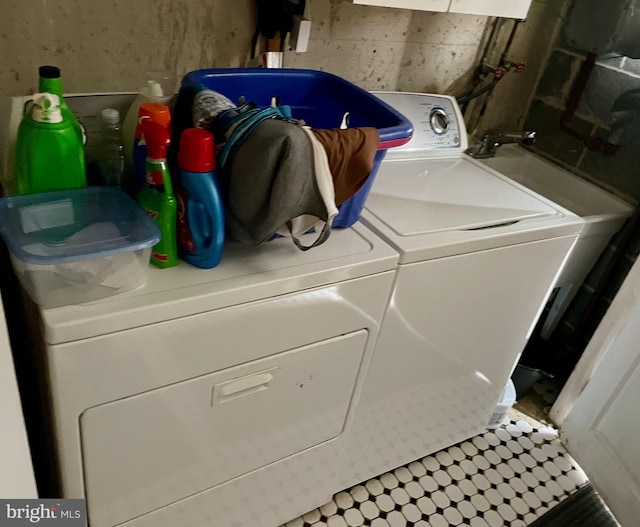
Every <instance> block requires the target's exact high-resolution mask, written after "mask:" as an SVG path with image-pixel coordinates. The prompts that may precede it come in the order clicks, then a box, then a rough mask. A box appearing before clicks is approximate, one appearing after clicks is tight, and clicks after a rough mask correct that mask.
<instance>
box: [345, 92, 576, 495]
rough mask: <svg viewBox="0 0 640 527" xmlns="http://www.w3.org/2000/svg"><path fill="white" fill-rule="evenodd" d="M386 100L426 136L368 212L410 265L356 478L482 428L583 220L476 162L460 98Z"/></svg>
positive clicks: (383, 354) (402, 267) (359, 430)
mask: <svg viewBox="0 0 640 527" xmlns="http://www.w3.org/2000/svg"><path fill="white" fill-rule="evenodd" d="M376 95H378V96H379V97H380V98H382V99H383V100H384V101H385V102H387V103H388V104H390V105H391V106H393V107H394V108H396V109H397V110H399V111H400V112H401V113H403V114H404V115H405V116H407V117H408V118H409V119H410V120H411V121H412V123H413V125H414V136H413V139H412V140H411V141H410V142H409V143H408V144H407V145H405V146H403V147H400V148H397V149H394V150H393V151H389V152H388V154H387V157H386V159H385V161H384V162H383V163H382V166H381V167H380V170H379V171H378V174H377V177H376V180H375V182H374V184H373V187H372V190H371V193H370V195H369V197H368V199H367V202H366V205H365V211H364V213H363V215H362V221H363V222H364V223H365V224H366V225H367V226H368V227H370V228H371V229H372V230H374V231H375V232H376V233H378V234H379V235H381V236H382V237H383V238H384V239H385V240H387V241H388V242H389V243H390V244H391V245H392V246H393V247H394V248H395V249H396V250H397V251H398V253H399V254H400V262H399V267H398V272H397V273H396V278H395V283H394V288H393V293H392V296H391V300H390V303H389V307H388V309H387V313H386V315H385V319H384V321H383V325H382V328H381V331H380V335H379V338H378V343H377V346H376V351H375V354H374V358H373V361H372V363H371V366H370V368H369V371H368V374H367V378H366V383H365V385H364V390H363V393H362V397H361V399H360V402H359V406H358V410H357V413H356V418H355V421H354V426H353V428H352V431H351V432H352V433H351V434H350V435H349V437H348V449H347V456H346V459H347V462H348V464H349V468H348V469H347V471H346V474H347V475H348V476H349V477H348V479H347V480H346V481H345V486H347V485H350V484H352V483H355V482H357V481H362V480H364V479H367V478H369V477H372V476H374V475H377V474H380V473H382V472H385V471H387V470H390V469H393V468H395V467H398V466H400V465H402V464H405V463H408V462H411V461H413V460H415V459H418V458H420V457H422V456H425V455H427V454H430V453H433V452H435V451H438V450H440V449H442V448H444V447H448V446H451V445H453V444H455V443H457V442H459V441H462V440H464V439H467V438H469V437H471V436H473V435H475V434H477V433H480V432H482V431H483V429H484V428H485V427H486V424H487V422H488V420H489V418H490V415H491V413H492V411H493V409H494V408H495V404H496V402H497V400H498V399H499V396H500V393H501V392H502V389H503V388H504V386H505V384H506V382H507V380H508V378H509V375H510V373H511V371H512V369H513V368H514V366H515V363H516V361H517V359H518V357H519V354H520V353H521V352H522V350H523V348H524V346H525V343H526V341H527V339H528V337H529V336H530V333H531V331H532V330H533V327H534V325H535V322H536V320H537V318H538V316H539V315H540V312H541V310H542V308H543V305H544V303H545V300H546V299H547V297H548V295H549V293H550V292H551V290H552V286H553V284H554V281H555V278H556V276H557V275H558V273H559V271H560V269H561V267H562V265H563V262H564V261H565V259H566V258H567V256H568V254H569V252H570V250H571V248H572V247H573V245H574V242H575V241H576V238H577V236H578V234H579V232H580V230H581V228H582V225H583V221H582V220H581V219H580V218H578V217H577V216H575V215H574V214H572V213H571V212H569V211H567V210H565V209H562V208H560V207H559V206H557V205H555V204H554V203H552V202H550V201H548V200H546V199H545V198H543V197H541V196H539V195H537V194H535V193H533V192H532V191H530V190H527V189H525V188H524V187H522V186H519V185H518V184H517V183H514V182H512V181H510V180H508V179H507V178H505V177H503V176H501V175H499V174H498V173H497V172H494V171H492V170H491V169H489V168H487V167H484V166H482V165H481V164H480V163H477V162H476V161H475V160H472V159H470V158H468V157H466V156H463V155H462V154H463V152H464V150H465V149H466V148H467V136H466V130H465V126H464V121H463V119H462V116H461V114H460V111H459V109H458V106H457V104H456V102H455V100H454V99H453V98H450V97H445V96H436V95H425V94H407V93H377V94H376Z"/></svg>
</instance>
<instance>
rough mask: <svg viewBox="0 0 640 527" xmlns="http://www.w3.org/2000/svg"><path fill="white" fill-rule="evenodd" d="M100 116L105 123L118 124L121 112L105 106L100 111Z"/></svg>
mask: <svg viewBox="0 0 640 527" xmlns="http://www.w3.org/2000/svg"><path fill="white" fill-rule="evenodd" d="M100 117H101V118H102V121H103V122H104V123H105V124H110V125H113V126H116V125H117V124H119V123H120V112H119V111H118V110H116V109H115V108H105V109H104V110H102V111H101V112H100Z"/></svg>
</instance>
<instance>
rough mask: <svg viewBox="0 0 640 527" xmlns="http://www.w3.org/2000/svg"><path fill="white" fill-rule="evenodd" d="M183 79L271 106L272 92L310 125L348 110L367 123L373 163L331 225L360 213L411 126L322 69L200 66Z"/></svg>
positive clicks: (357, 123)
mask: <svg viewBox="0 0 640 527" xmlns="http://www.w3.org/2000/svg"><path fill="white" fill-rule="evenodd" d="M182 83H183V84H201V85H203V86H205V87H206V88H209V89H211V90H215V91H217V92H219V93H222V94H223V95H225V96H227V97H228V98H229V99H231V100H232V101H233V102H237V101H238V99H239V98H240V97H245V98H246V100H247V101H254V102H255V103H256V104H257V105H258V106H263V107H266V106H270V105H271V101H272V99H273V97H277V100H278V101H279V104H282V105H288V106H290V107H291V110H292V114H293V117H294V118H296V119H304V121H305V122H306V123H307V124H308V125H309V126H312V127H313V128H328V129H331V128H338V127H339V126H340V124H341V122H342V120H343V118H344V116H345V114H347V113H348V115H349V126H350V127H352V128H355V127H364V126H371V127H374V128H377V129H378V132H379V133H380V145H379V147H378V152H377V153H376V156H375V159H374V167H373V170H372V171H371V175H370V176H369V178H368V179H367V181H366V183H365V184H364V185H363V186H362V187H361V188H360V189H359V190H358V192H356V193H355V194H354V195H353V196H352V197H351V198H350V199H348V200H347V201H345V202H344V203H343V204H342V205H340V207H339V214H338V215H337V216H336V217H335V218H334V220H333V226H334V227H341V228H344V227H350V226H351V225H353V224H354V223H355V222H356V221H358V218H359V217H360V213H361V212H362V208H363V207H364V202H365V200H366V198H367V195H368V194H369V190H370V189H371V185H372V184H373V179H374V177H375V175H376V173H377V171H378V168H379V167H380V163H381V162H382V160H383V159H384V156H385V154H386V151H387V149H388V148H392V147H395V146H401V145H403V144H405V143H407V142H409V140H410V139H411V136H412V134H413V126H412V125H411V123H410V122H409V120H408V119H407V118H406V117H404V116H403V115H402V114H400V113H398V112H397V111H396V110H394V109H393V108H392V107H391V106H389V105H388V104H386V103H385V102H383V101H381V100H380V99H378V98H377V97H376V96H375V95H372V94H370V93H368V92H367V91H365V90H363V89H362V88H358V87H357V86H355V85H354V84H351V83H350V82H348V81H346V80H344V79H342V78H340V77H338V76H336V75H333V74H331V73H326V72H323V71H315V70H302V69H263V68H259V69H254V68H230V69H205V70H197V71H192V72H191V73H188V74H187V75H185V77H184V78H183V80H182Z"/></svg>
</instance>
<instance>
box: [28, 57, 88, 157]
mask: <svg viewBox="0 0 640 527" xmlns="http://www.w3.org/2000/svg"><path fill="white" fill-rule="evenodd" d="M38 75H39V80H38V91H39V92H40V93H52V94H54V95H57V96H58V97H59V98H60V111H61V112H62V117H63V119H64V120H65V121H66V122H68V123H71V126H72V127H73V129H74V130H75V132H76V134H77V135H78V137H79V138H80V141H81V142H82V144H83V145H84V144H86V142H87V135H86V133H85V130H84V128H83V127H82V125H81V124H80V121H78V118H77V117H76V116H75V114H74V113H73V112H72V111H71V108H69V106H68V105H67V102H66V101H65V100H64V97H63V95H64V94H63V93H62V79H61V77H60V68H58V67H56V66H40V68H39V69H38Z"/></svg>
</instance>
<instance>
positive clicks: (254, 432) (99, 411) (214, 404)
mask: <svg viewBox="0 0 640 527" xmlns="http://www.w3.org/2000/svg"><path fill="white" fill-rule="evenodd" d="M366 341H367V331H365V330H360V331H356V332H353V333H350V334H348V335H343V336H340V337H336V338H332V339H328V340H325V341H322V342H317V343H314V344H311V345H308V346H304V347H302V348H297V349H293V350H290V351H286V352H283V353H279V354H277V355H274V356H271V357H267V358H264V359H261V360H257V361H253V362H250V363H248V364H244V365H241V366H237V367H233V368H228V369H226V370H223V371H220V372H216V373H212V374H209V375H204V376H201V377H198V378H195V379H191V380H188V381H184V382H180V383H177V384H174V385H172V386H167V387H164V388H159V389H156V390H152V391H150V392H147V393H144V394H141V395H137V396H133V397H128V398H126V399H122V400H119V401H115V402H112V403H108V404H104V405H101V406H98V407H95V408H91V409H89V410H87V411H86V412H85V413H84V414H83V415H82V417H81V421H80V427H81V436H82V450H83V458H84V463H85V483H86V488H87V489H88V492H87V499H88V507H89V510H90V514H91V519H92V525H100V526H102V525H114V524H117V523H120V522H121V521H124V520H126V519H129V518H132V517H135V516H138V515H141V514H144V513H146V512H150V511H152V510H154V509H156V508H158V507H161V506H163V505H166V504H168V503H172V502H174V501H177V500H180V499H183V498H186V497H188V496H190V495H193V494H195V493H198V492H200V491H203V490H205V489H208V488H211V487H214V486H216V485H219V484H221V483H224V482H226V481H229V480H231V479H232V478H235V477H238V476H240V475H242V474H246V473H248V472H250V471H252V470H255V469H258V468H260V467H263V466H265V465H267V464H269V463H273V462H274V461H277V460H280V459H283V458H285V457H287V456H290V455H292V454H295V453H297V452H300V451H302V450H304V449H307V448H310V447H312V446H314V445H318V444H320V443H323V442H325V441H328V440H330V439H332V438H334V437H336V436H338V435H339V434H340V433H341V431H342V429H343V427H344V424H345V420H346V416H347V411H348V408H349V404H350V401H351V398H352V394H353V389H354V386H355V382H356V377H357V375H358V371H359V368H360V363H361V360H362V355H363V352H364V348H365V344H366ZM157 366H158V365H156V367H157ZM326 468H327V470H332V467H330V466H327V467H326Z"/></svg>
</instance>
